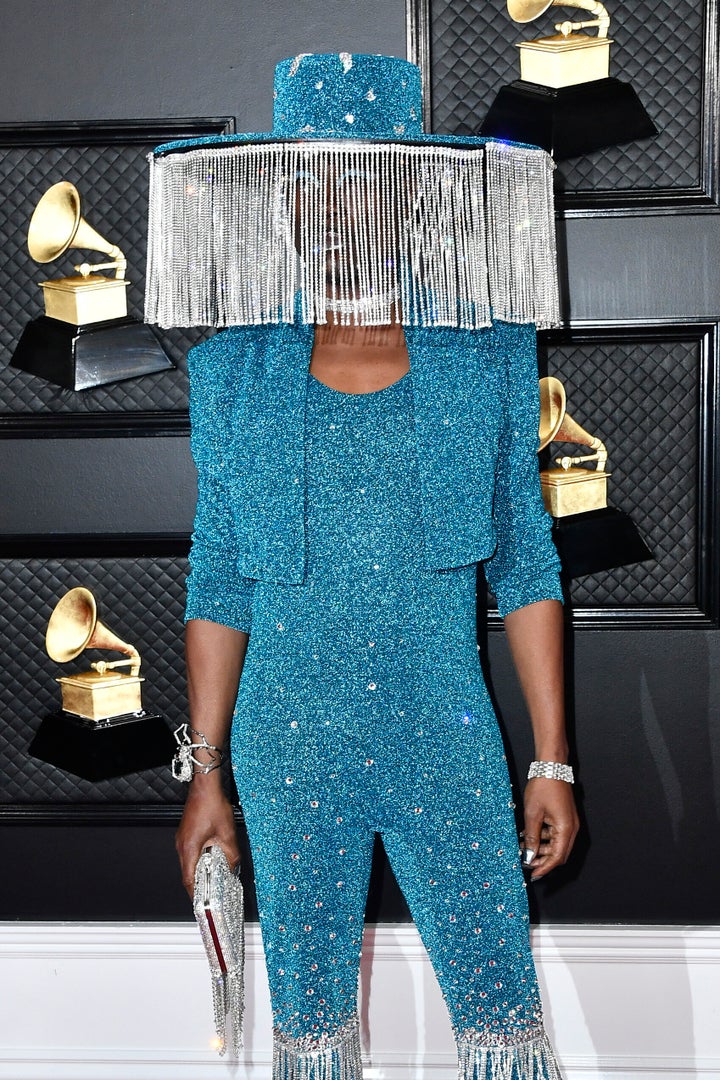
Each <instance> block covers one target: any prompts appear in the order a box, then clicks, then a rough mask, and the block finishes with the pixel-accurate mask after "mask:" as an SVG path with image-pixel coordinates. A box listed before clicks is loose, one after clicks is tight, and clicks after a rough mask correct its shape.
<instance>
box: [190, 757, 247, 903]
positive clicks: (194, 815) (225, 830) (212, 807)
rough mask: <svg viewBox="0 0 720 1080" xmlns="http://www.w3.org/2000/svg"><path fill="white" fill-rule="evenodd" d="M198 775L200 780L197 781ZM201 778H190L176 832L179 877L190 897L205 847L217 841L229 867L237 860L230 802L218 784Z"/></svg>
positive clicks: (236, 843) (235, 863) (238, 850)
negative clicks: (208, 782)
mask: <svg viewBox="0 0 720 1080" xmlns="http://www.w3.org/2000/svg"><path fill="white" fill-rule="evenodd" d="M198 779H200V780H201V783H200V784H198ZM204 779H205V778H204V777H202V778H199V777H196V778H195V779H194V780H193V781H192V782H191V784H190V790H189V792H188V797H187V802H186V803H185V809H184V811H183V816H182V818H181V820H180V824H179V826H178V830H177V832H176V833H175V848H176V850H177V853H178V857H179V859H180V871H181V873H182V881H183V885H184V886H185V888H186V890H187V892H188V894H189V896H190V897H191V898H192V895H193V891H194V886H195V867H196V866H197V863H198V859H199V858H200V855H201V853H202V849H203V848H204V847H207V846H208V845H209V844H217V845H219V847H221V848H222V849H223V851H224V852H225V857H226V858H227V861H228V864H229V866H230V867H231V868H233V867H234V866H236V865H237V863H239V862H240V849H239V847H238V842H237V833H236V831H235V819H234V817H233V809H232V806H231V805H230V803H229V802H228V800H227V798H226V797H225V794H224V793H223V791H222V789H221V788H220V786H219V785H217V784H213V785H212V786H211V785H209V784H202V780H204Z"/></svg>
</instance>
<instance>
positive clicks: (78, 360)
mask: <svg viewBox="0 0 720 1080" xmlns="http://www.w3.org/2000/svg"><path fill="white" fill-rule="evenodd" d="M74 248H82V249H84V250H90V251H99V252H102V253H103V254H104V255H106V256H107V261H105V262H100V263H95V264H93V265H91V264H90V263H88V262H83V263H79V264H77V265H75V267H74V269H75V271H76V273H75V274H74V275H72V276H69V277H59V278H54V279H52V280H50V281H42V282H40V284H41V286H42V290H43V295H44V298H45V315H44V317H42V318H39V319H33V321H32V322H30V323H28V325H27V326H26V327H25V330H24V332H23V334H22V337H21V338H20V341H19V342H18V346H17V348H16V350H15V353H14V355H13V358H12V360H11V361H10V362H11V364H12V366H13V367H17V368H20V369H21V370H22V371H27V372H29V373H30V374H31V375H37V376H39V377H40V378H42V379H46V380H47V381H48V382H52V383H56V384H57V385H58V386H65V387H68V388H69V389H71V390H85V389H88V388H89V387H91V386H101V385H104V384H106V383H112V382H119V381H120V380H122V379H130V378H134V377H136V376H138V375H146V374H148V373H150V372H154V371H166V370H168V369H170V368H173V367H174V366H175V365H174V364H173V362H172V361H171V360H170V358H169V357H168V356H167V354H166V353H165V350H164V349H163V347H162V345H161V344H160V341H159V340H158V338H157V337H156V336H155V334H154V333H153V331H152V330H151V328H150V327H149V326H146V325H145V324H144V323H140V322H138V321H137V319H133V318H130V317H129V316H128V313H127V288H128V284H129V283H128V281H127V279H126V278H125V270H126V268H127V260H126V258H125V256H124V255H123V253H122V251H121V250H120V248H119V247H118V246H117V244H113V243H111V242H110V241H109V240H106V239H105V238H104V237H102V236H101V235H100V233H98V232H96V231H95V229H93V228H92V226H91V225H89V224H88V223H87V221H86V220H85V218H84V217H82V215H81V213H80V195H79V194H78V190H77V188H76V187H75V186H74V184H71V183H70V182H69V181H67V180H62V181H61V182H60V183H58V184H53V186H52V187H51V188H50V189H49V190H48V191H46V192H45V194H44V195H43V196H42V198H41V199H40V201H39V203H38V204H37V206H36V207H35V211H34V213H33V215H32V218H31V220H30V227H29V230H28V250H29V252H30V255H31V256H32V257H33V259H35V261H36V262H38V263H49V262H52V261H53V260H54V259H58V258H60V256H61V255H64V254H65V253H66V252H67V251H70V250H71V249H74ZM103 270H112V271H114V276H109V275H107V274H104V273H100V272H99V271H103Z"/></svg>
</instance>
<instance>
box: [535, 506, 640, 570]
mask: <svg viewBox="0 0 720 1080" xmlns="http://www.w3.org/2000/svg"><path fill="white" fill-rule="evenodd" d="M552 535H553V540H554V541H555V547H556V548H557V553H558V555H559V556H560V562H561V563H562V568H563V574H564V575H565V577H567V578H577V577H582V576H583V574H597V573H599V572H600V571H601V570H613V569H615V567H617V566H628V565H630V564H632V563H638V562H646V561H647V560H649V559H654V558H655V556H654V555H653V553H652V551H651V550H650V548H649V547H648V546H647V544H646V543H645V541H644V540H643V538H642V537H641V536H640V533H639V532H638V531H637V528H636V527H635V525H634V524H633V522H632V520H631V519H630V518H629V517H628V515H627V514H625V513H624V512H623V511H622V510H617V509H616V508H615V507H613V506H606V507H605V508H604V509H602V510H588V511H586V512H585V513H583V514H570V515H569V516H568V517H564V518H553V530H552Z"/></svg>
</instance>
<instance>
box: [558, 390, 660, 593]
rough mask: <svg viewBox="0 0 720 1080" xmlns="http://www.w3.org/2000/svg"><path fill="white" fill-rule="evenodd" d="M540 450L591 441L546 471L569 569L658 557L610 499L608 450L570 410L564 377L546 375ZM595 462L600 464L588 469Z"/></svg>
mask: <svg viewBox="0 0 720 1080" xmlns="http://www.w3.org/2000/svg"><path fill="white" fill-rule="evenodd" d="M538 435H539V442H540V445H539V446H538V452H539V451H540V450H544V449H545V448H546V447H547V446H549V445H550V443H552V442H564V443H571V444H574V445H576V446H587V447H588V449H589V450H590V451H591V452H590V453H589V454H574V455H573V454H564V455H562V456H561V457H557V458H555V465H556V466H558V467H557V468H552V467H551V468H548V469H541V470H540V488H541V491H542V497H543V502H544V503H545V509H546V510H547V511H548V513H550V514H551V515H552V517H553V519H554V521H553V540H554V541H555V546H556V548H557V552H558V555H559V556H560V562H561V563H562V568H563V573H564V575H565V577H567V578H575V577H582V576H583V575H584V574H594V573H597V572H599V571H601V570H611V569H613V568H614V567H616V566H627V565H628V564H629V563H636V562H645V561H646V560H648V559H652V558H654V556H653V554H652V552H651V551H650V549H649V547H648V546H647V544H646V543H645V541H644V540H643V539H642V537H641V536H640V533H639V532H638V530H637V528H636V527H635V524H634V523H633V521H632V520H631V519H630V517H629V515H628V514H626V513H625V511H624V510H619V509H617V508H616V507H614V506H608V504H607V482H608V477H609V476H610V473H609V472H607V471H606V468H605V466H606V465H607V457H608V454H607V449H606V447H605V444H604V443H603V441H602V439H600V438H598V436H597V435H591V434H590V432H588V431H586V430H585V429H584V428H583V427H581V426H580V424H578V422H577V421H576V420H574V419H573V418H572V417H571V416H569V415H568V412H567V400H566V395H565V387H564V386H563V384H562V383H561V382H560V380H559V379H556V378H554V377H552V376H551V377H549V378H545V379H540V425H539V432H538ZM590 462H594V463H595V468H594V469H589V468H586V466H587V465H588V464H589V463H590Z"/></svg>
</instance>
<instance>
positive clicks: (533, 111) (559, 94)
mask: <svg viewBox="0 0 720 1080" xmlns="http://www.w3.org/2000/svg"><path fill="white" fill-rule="evenodd" d="M657 133H658V131H657V128H656V127H655V125H654V123H653V122H652V120H651V119H650V117H649V116H648V114H647V113H646V112H645V109H644V108H643V106H642V104H641V102H640V99H639V98H638V96H637V94H636V93H635V91H634V90H633V88H632V86H630V84H629V83H624V82H620V80H619V79H612V78H608V79H596V80H594V81H593V82H587V83H578V84H577V85H576V86H563V87H561V88H560V89H554V88H553V87H551V86H539V85H538V84H536V83H529V82H524V81H523V80H522V79H517V80H516V81H515V82H513V83H510V85H509V86H503V87H501V88H500V90H499V91H498V95H497V97H496V98H495V100H494V102H493V103H492V105H491V106H490V111H489V112H488V114H487V116H486V117H485V119H484V121H483V123H482V126H481V127H480V131H479V134H480V135H486V136H490V137H492V138H498V139H511V140H517V141H518V142H527V143H533V144H534V145H535V146H541V147H542V148H543V149H544V150H548V151H549V152H550V153H551V154H552V156H553V157H554V158H555V160H556V161H563V160H564V159H566V158H574V157H580V156H581V155H582V154H590V153H592V152H593V151H594V150H602V149H603V148H605V147H607V146H617V145H619V144H621V143H626V142H632V141H633V140H635V139H648V138H650V137H651V136H652V135H657Z"/></svg>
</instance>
